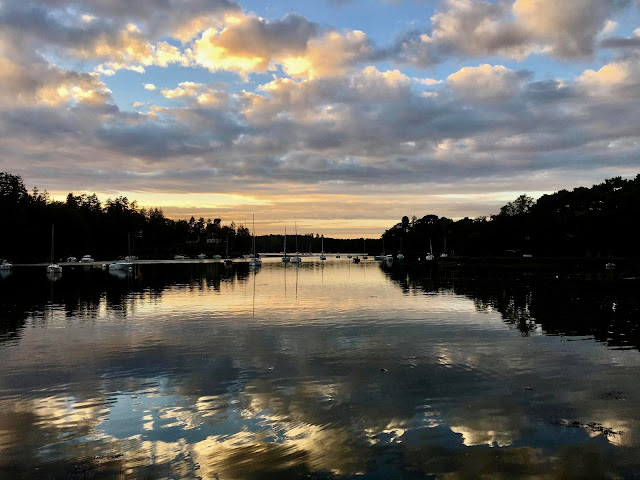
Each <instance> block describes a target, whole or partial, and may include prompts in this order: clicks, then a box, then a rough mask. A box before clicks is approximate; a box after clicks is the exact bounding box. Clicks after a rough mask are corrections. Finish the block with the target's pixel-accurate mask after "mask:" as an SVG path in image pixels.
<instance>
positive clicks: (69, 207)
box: [0, 172, 364, 262]
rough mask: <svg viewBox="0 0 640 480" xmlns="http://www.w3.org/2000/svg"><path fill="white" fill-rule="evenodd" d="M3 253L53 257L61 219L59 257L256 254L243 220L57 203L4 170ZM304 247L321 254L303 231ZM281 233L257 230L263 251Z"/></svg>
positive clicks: (85, 198)
mask: <svg viewBox="0 0 640 480" xmlns="http://www.w3.org/2000/svg"><path fill="white" fill-rule="evenodd" d="M0 222H2V226H3V228H2V230H3V235H0V258H7V259H9V260H11V261H12V262H45V261H48V260H49V257H50V246H51V231H52V225H55V257H56V260H60V259H66V258H67V257H70V256H74V257H76V258H78V259H79V258H80V257H82V256H83V255H86V254H89V255H92V256H93V258H95V259H100V260H110V259H115V258H118V257H122V256H125V255H127V254H128V251H129V249H131V250H132V253H133V254H135V255H137V256H138V257H139V258H141V259H145V258H158V259H162V258H173V256H174V255H176V254H178V253H179V254H183V255H187V256H191V257H194V256H196V255H198V254H200V253H204V254H206V255H208V256H211V255H216V254H219V255H225V253H226V250H227V245H228V248H229V254H230V255H231V256H238V255H241V254H246V253H250V250H251V232H250V231H249V229H248V228H247V227H246V226H244V225H236V224H235V223H233V222H230V223H229V224H223V223H222V219H220V218H215V219H213V220H211V219H206V220H205V219H204V218H199V219H195V218H193V217H192V218H191V219H189V220H177V221H176V220H172V219H169V218H166V217H165V216H164V213H163V212H162V210H161V209H158V208H151V209H149V210H146V209H143V208H139V207H138V205H137V203H136V202H135V201H130V200H129V199H128V198H126V197H118V198H115V199H111V198H109V199H107V200H106V201H105V202H104V203H102V202H101V201H100V199H99V198H98V197H97V196H96V195H95V194H93V195H86V194H82V195H74V194H73V193H69V194H68V195H67V198H66V201H64V202H58V201H52V200H50V198H49V195H48V193H47V192H46V191H39V190H38V189H37V188H34V189H33V190H32V191H31V192H29V191H28V190H27V188H26V186H25V184H24V182H23V180H22V178H21V177H20V176H18V175H12V174H10V173H7V172H0ZM297 243H298V250H299V251H301V252H309V251H313V252H319V251H320V249H321V245H322V238H321V237H320V235H319V234H315V235H313V234H310V233H307V234H304V235H299V236H298V242H297ZM295 245H296V239H295V237H294V236H293V235H289V236H288V237H287V251H289V252H292V251H294V250H295ZM283 246H284V238H283V235H264V236H258V237H257V240H256V248H257V250H258V251H260V252H281V251H282V249H283ZM324 246H325V250H327V251H334V252H337V251H355V250H362V249H363V248H364V246H363V241H362V239H356V240H344V239H325V243H324Z"/></svg>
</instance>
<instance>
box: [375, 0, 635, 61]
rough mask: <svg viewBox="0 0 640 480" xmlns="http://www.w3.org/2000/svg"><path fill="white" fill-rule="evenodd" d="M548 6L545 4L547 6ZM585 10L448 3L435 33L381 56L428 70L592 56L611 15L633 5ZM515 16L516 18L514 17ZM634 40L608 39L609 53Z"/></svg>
mask: <svg viewBox="0 0 640 480" xmlns="http://www.w3.org/2000/svg"><path fill="white" fill-rule="evenodd" d="M545 2H546V3H548V5H545V4H544V3H545ZM584 3H585V5H584V6H583V7H582V8H575V6H574V5H573V3H570V2H556V1H555V0H544V1H543V4H541V5H539V6H538V7H539V8H537V9H527V8H524V7H522V4H520V8H517V9H516V8H515V7H516V6H518V5H517V4H515V3H514V1H512V0H500V1H497V2H489V1H484V0H480V1H474V2H466V1H464V2H453V1H445V2H444V3H443V7H442V8H441V9H439V10H437V11H436V13H435V14H434V15H433V16H432V17H431V22H432V29H431V30H412V31H406V32H402V33H401V34H399V35H398V37H397V38H396V40H395V41H394V43H393V45H392V46H390V47H388V48H386V49H380V50H378V55H379V56H381V57H387V58H390V59H392V60H395V61H396V62H398V63H401V64H410V65H414V66H418V67H422V68H424V67H428V66H430V65H432V64H434V63H438V62H440V61H442V60H443V59H446V58H449V57H450V56H452V55H454V56H458V57H481V56H487V55H492V56H502V57H507V58H516V59H523V58H525V57H527V56H529V55H531V54H534V53H540V52H541V51H542V49H543V48H546V49H547V50H546V52H545V54H547V55H551V56H554V57H557V58H563V59H564V58H566V59H576V58H584V57H589V56H592V55H593V54H594V52H595V50H596V48H597V46H598V42H597V37H598V34H599V33H600V32H601V30H602V28H603V27H604V25H605V23H606V21H607V20H608V19H609V18H611V16H613V15H615V14H617V13H619V12H620V11H622V10H624V9H625V8H627V7H628V6H629V5H630V4H631V2H630V0H584ZM514 14H515V16H514ZM634 40H635V39H609V40H605V41H603V42H602V43H601V44H600V45H601V46H604V47H608V48H614V47H630V46H636V45H637V44H636V42H635V41H634Z"/></svg>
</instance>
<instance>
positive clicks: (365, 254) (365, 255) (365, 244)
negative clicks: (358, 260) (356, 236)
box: [362, 239, 369, 260]
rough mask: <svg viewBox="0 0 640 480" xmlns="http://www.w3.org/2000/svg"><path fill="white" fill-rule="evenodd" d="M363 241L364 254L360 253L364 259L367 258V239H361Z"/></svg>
mask: <svg viewBox="0 0 640 480" xmlns="http://www.w3.org/2000/svg"><path fill="white" fill-rule="evenodd" d="M362 241H363V242H364V255H362V259H363V260H366V259H367V258H369V256H368V255H367V241H366V240H364V239H363V240H362Z"/></svg>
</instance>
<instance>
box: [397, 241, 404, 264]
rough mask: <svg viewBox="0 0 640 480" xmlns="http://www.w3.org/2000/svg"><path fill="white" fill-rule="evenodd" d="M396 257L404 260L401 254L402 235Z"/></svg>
mask: <svg viewBox="0 0 640 480" xmlns="http://www.w3.org/2000/svg"><path fill="white" fill-rule="evenodd" d="M396 258H397V259H398V260H404V255H403V254H402V237H400V251H399V252H398V255H396Z"/></svg>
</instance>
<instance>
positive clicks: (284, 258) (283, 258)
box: [282, 227, 291, 263]
mask: <svg viewBox="0 0 640 480" xmlns="http://www.w3.org/2000/svg"><path fill="white" fill-rule="evenodd" d="M289 261H291V259H290V258H289V257H287V227H284V256H283V257H282V262H283V263H289Z"/></svg>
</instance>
